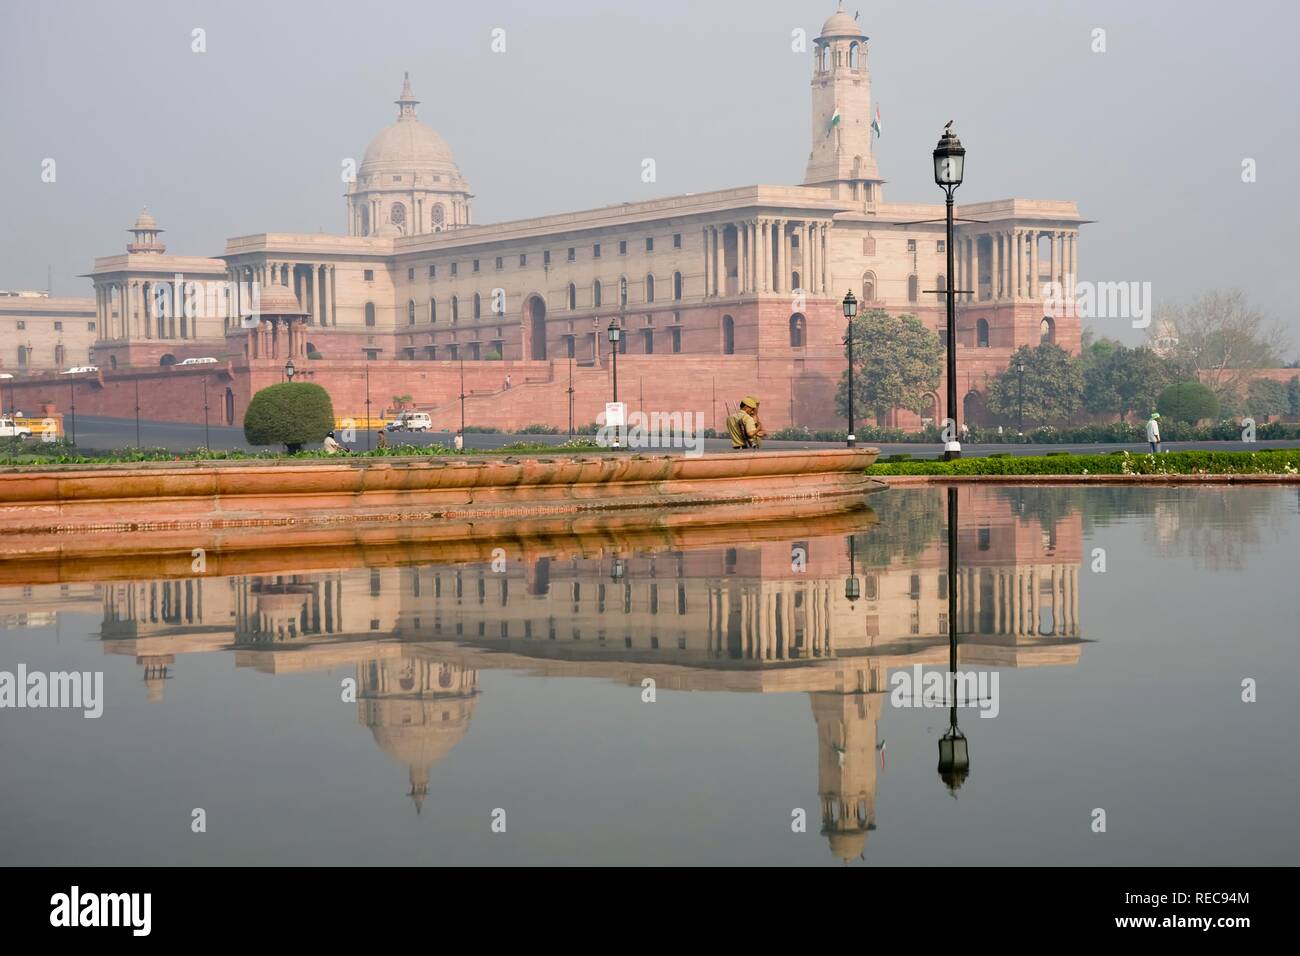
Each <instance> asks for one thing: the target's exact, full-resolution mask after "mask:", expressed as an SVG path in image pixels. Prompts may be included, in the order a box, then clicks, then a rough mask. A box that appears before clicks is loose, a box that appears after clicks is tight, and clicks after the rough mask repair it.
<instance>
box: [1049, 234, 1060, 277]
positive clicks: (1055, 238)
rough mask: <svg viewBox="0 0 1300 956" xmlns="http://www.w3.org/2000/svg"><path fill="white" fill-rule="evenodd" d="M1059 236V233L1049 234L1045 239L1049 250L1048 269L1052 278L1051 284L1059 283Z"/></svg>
mask: <svg viewBox="0 0 1300 956" xmlns="http://www.w3.org/2000/svg"><path fill="white" fill-rule="evenodd" d="M1060 235H1061V234H1060V233H1059V232H1051V233H1049V234H1048V237H1047V242H1048V248H1049V249H1051V260H1050V262H1049V268H1050V269H1051V270H1052V278H1051V281H1052V282H1059V281H1060V271H1061V268H1060V267H1061V251H1060V250H1061V241H1060Z"/></svg>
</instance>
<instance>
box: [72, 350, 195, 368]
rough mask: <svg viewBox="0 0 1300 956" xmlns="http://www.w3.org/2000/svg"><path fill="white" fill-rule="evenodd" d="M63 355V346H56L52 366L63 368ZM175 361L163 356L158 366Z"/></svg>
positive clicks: (174, 358)
mask: <svg viewBox="0 0 1300 956" xmlns="http://www.w3.org/2000/svg"><path fill="white" fill-rule="evenodd" d="M63 354H64V353H63V346H62V345H56V346H54V364H55V365H57V366H58V367H59V368H63ZM168 359H171V362H169V361H167V360H168ZM175 361H176V356H174V355H164V356H163V357H162V360H161V361H160V362H159V363H158V364H159V365H171V364H172V362H175Z"/></svg>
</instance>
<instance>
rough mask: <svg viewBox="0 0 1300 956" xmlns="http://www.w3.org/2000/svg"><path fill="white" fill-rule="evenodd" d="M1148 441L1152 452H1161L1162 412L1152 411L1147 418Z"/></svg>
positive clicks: (1156, 453) (1154, 453) (1155, 453)
mask: <svg viewBox="0 0 1300 956" xmlns="http://www.w3.org/2000/svg"><path fill="white" fill-rule="evenodd" d="M1147 441H1148V442H1149V443H1150V445H1151V454H1153V455H1158V454H1160V413H1159V412H1152V413H1151V417H1150V418H1149V419H1147Z"/></svg>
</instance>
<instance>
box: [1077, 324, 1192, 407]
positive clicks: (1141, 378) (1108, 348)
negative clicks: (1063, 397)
mask: <svg viewBox="0 0 1300 956" xmlns="http://www.w3.org/2000/svg"><path fill="white" fill-rule="evenodd" d="M1080 361H1081V363H1082V367H1083V405H1084V407H1085V408H1086V409H1087V410H1088V411H1090V412H1094V413H1097V414H1103V413H1106V412H1112V413H1114V414H1117V415H1118V416H1119V417H1120V418H1121V419H1122V418H1124V417H1125V416H1126V415H1128V414H1129V413H1130V412H1137V413H1139V414H1143V415H1145V414H1146V413H1147V412H1149V411H1150V410H1151V409H1152V407H1154V405H1155V401H1156V396H1157V395H1158V394H1159V393H1160V390H1161V389H1162V388H1163V387H1164V386H1166V385H1168V384H1169V383H1170V381H1171V380H1172V378H1173V369H1172V368H1171V366H1170V363H1168V362H1167V361H1165V360H1164V359H1162V358H1161V357H1160V356H1159V355H1157V354H1156V353H1155V352H1154V351H1152V350H1151V349H1149V348H1146V347H1145V346H1143V347H1139V348H1129V347H1128V346H1127V345H1123V344H1121V343H1119V342H1116V341H1114V340H1113V339H1104V338H1103V339H1099V340H1097V341H1095V342H1093V343H1091V344H1090V345H1089V346H1088V347H1087V348H1086V349H1084V351H1083V354H1082V356H1081V359H1080Z"/></svg>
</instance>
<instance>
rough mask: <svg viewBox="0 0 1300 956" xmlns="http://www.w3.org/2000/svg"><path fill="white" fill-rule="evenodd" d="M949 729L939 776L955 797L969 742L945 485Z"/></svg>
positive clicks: (953, 505) (966, 768)
mask: <svg viewBox="0 0 1300 956" xmlns="http://www.w3.org/2000/svg"><path fill="white" fill-rule="evenodd" d="M948 693H949V694H951V695H952V696H951V699H950V700H949V701H948V706H949V709H948V729H947V730H946V731H945V732H944V734H943V736H942V737H940V738H939V767H938V770H939V777H940V779H942V780H943V782H944V783H945V784H946V785H947V787H948V792H949V793H951V794H952V795H953V796H954V797H956V796H957V791H958V790H959V789H960V788H961V785H962V784H963V783H965V782H966V777H967V776H969V775H970V745H969V744H968V743H967V741H966V735H965V734H963V733H962V732H961V730H960V728H958V726H957V489H956V488H955V487H953V486H951V485H950V486H949V487H948Z"/></svg>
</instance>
